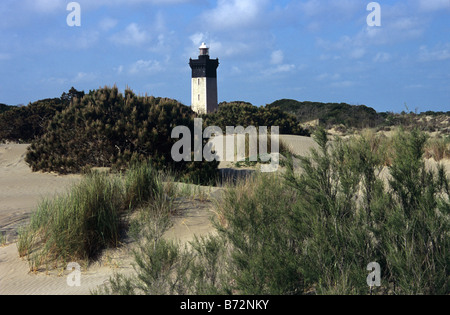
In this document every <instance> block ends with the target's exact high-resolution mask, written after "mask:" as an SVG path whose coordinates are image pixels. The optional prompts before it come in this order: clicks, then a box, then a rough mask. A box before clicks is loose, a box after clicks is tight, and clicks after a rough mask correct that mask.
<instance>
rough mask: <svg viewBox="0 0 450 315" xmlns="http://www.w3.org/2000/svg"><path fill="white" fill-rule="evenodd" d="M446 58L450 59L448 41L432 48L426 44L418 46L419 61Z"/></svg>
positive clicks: (442, 59) (449, 44)
mask: <svg viewBox="0 0 450 315" xmlns="http://www.w3.org/2000/svg"><path fill="white" fill-rule="evenodd" d="M448 59H450V43H447V44H439V45H436V46H435V47H434V48H432V49H429V48H428V47H427V46H421V47H420V52H419V60H420V61H444V60H448Z"/></svg>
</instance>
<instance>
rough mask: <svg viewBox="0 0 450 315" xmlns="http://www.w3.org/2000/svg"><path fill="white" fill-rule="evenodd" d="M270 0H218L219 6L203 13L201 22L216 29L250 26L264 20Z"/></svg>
mask: <svg viewBox="0 0 450 315" xmlns="http://www.w3.org/2000/svg"><path fill="white" fill-rule="evenodd" d="M268 3H269V0H259V1H255V0H218V1H217V7H216V8H214V9H212V10H207V11H205V12H203V14H202V15H201V23H207V25H208V26H210V27H212V28H213V29H216V30H229V29H239V28H242V27H248V26H251V25H256V24H258V23H261V22H263V19H262V15H263V13H264V11H265V8H266V5H267V4H268Z"/></svg>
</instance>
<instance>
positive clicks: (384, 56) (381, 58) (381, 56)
mask: <svg viewBox="0 0 450 315" xmlns="http://www.w3.org/2000/svg"><path fill="white" fill-rule="evenodd" d="M391 59H392V56H391V54H389V53H386V52H379V53H377V55H376V56H375V58H374V59H373V61H374V62H388V61H390V60H391Z"/></svg>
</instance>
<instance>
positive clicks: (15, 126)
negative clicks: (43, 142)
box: [0, 98, 67, 143]
mask: <svg viewBox="0 0 450 315" xmlns="http://www.w3.org/2000/svg"><path fill="white" fill-rule="evenodd" d="M66 105H67V103H65V102H63V101H62V100H61V99H59V98H54V99H46V100H41V101H37V102H35V103H32V104H29V105H28V106H22V107H14V108H13V109H10V110H8V111H5V112H4V113H0V141H1V140H4V141H5V140H8V141H17V142H28V143H29V142H31V141H32V140H34V139H36V138H38V137H40V136H42V135H43V134H44V132H45V128H46V126H47V123H48V121H49V120H50V119H51V118H52V117H53V116H54V115H55V114H56V113H57V112H60V111H62V110H63V108H64V107H65V106H66Z"/></svg>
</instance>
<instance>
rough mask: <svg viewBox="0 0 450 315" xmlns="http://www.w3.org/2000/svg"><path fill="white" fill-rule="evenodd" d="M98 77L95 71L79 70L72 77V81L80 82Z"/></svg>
mask: <svg viewBox="0 0 450 315" xmlns="http://www.w3.org/2000/svg"><path fill="white" fill-rule="evenodd" d="M96 78H97V76H96V75H95V74H94V73H86V72H78V73H77V75H76V76H75V78H73V79H72V82H75V83H79V82H86V81H93V80H95V79H96Z"/></svg>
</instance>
